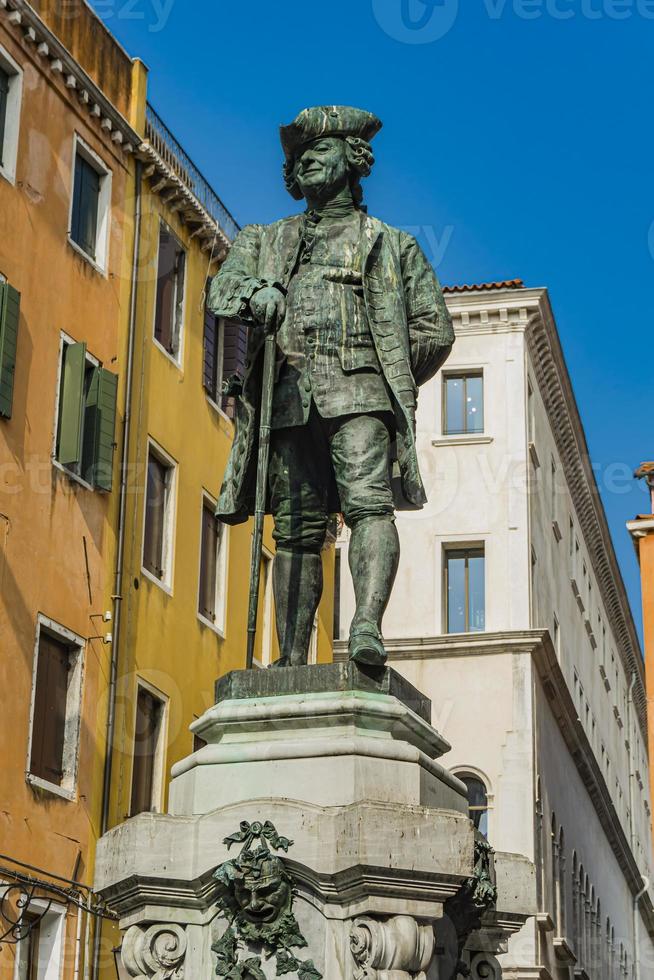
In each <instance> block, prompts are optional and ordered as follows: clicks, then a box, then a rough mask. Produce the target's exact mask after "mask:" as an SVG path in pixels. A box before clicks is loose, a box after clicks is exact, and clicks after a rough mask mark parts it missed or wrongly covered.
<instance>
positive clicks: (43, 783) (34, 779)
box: [25, 772, 75, 803]
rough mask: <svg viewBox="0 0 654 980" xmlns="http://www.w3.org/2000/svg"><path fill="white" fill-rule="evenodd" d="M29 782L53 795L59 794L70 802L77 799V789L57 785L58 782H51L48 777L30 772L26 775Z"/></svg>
mask: <svg viewBox="0 0 654 980" xmlns="http://www.w3.org/2000/svg"><path fill="white" fill-rule="evenodd" d="M25 778H26V780H27V782H28V783H29V785H30V786H33V787H34V788H35V789H40V790H43V791H44V792H45V793H50V794H51V795H52V796H58V797H60V798H61V799H62V800H67V801H68V802H69V803H73V802H74V801H75V791H74V790H70V789H64V787H63V786H57V784H56V783H50V782H48V780H47V779H41V777H40V776H35V775H33V773H31V772H28V773H26V776H25Z"/></svg>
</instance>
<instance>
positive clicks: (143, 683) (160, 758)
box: [129, 675, 170, 815]
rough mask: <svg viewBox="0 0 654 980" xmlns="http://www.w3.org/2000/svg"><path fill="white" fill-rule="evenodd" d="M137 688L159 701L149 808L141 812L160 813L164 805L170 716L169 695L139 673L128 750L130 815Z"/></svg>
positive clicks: (135, 688)
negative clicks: (159, 713) (130, 743)
mask: <svg viewBox="0 0 654 980" xmlns="http://www.w3.org/2000/svg"><path fill="white" fill-rule="evenodd" d="M139 689H142V690H144V691H147V693H148V694H150V695H151V696H152V697H153V698H155V699H156V700H157V701H159V703H160V705H161V715H160V718H159V724H158V726H157V734H156V746H155V751H154V756H153V765H152V793H151V801H152V802H151V805H150V809H149V810H146V811H142V812H146V813H162V812H163V806H164V794H165V790H166V768H167V767H166V756H167V751H168V723H169V717H170V697H169V696H168V695H167V694H166V693H165V692H164V691H162V690H161V689H160V688H158V687H155V686H154V684H151V683H150V682H149V681H147V680H146V679H145V678H144V677H141V676H140V675H139V676H137V678H136V684H135V685H134V704H133V708H132V729H131V730H132V747H131V752H130V773H129V787H130V815H131V798H132V781H133V778H134V748H135V744H136V738H135V732H136V717H137V711H138V694H139Z"/></svg>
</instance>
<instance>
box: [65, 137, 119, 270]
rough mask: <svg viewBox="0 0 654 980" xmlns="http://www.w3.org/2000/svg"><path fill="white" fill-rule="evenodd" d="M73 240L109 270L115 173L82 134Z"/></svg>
mask: <svg viewBox="0 0 654 980" xmlns="http://www.w3.org/2000/svg"><path fill="white" fill-rule="evenodd" d="M73 159H74V165H73V194H72V199H71V207H70V231H69V234H68V237H69V241H70V242H71V244H72V245H73V246H74V247H75V248H76V249H77V250H78V251H81V252H82V253H83V254H84V255H85V256H86V258H88V259H90V260H91V262H92V263H93V264H94V265H95V266H97V267H98V268H99V269H100V270H101V271H105V269H106V264H107V241H108V235H109V209H110V205H111V172H110V171H109V170H108V169H107V167H105V165H104V163H103V162H102V161H101V160H100V158H99V157H98V156H97V155H96V154H95V153H94V152H93V150H91V148H90V147H89V146H87V145H86V144H85V143H84V142H83V141H82V140H81V139H80V138H79V136H77V135H76V136H75V145H74V157H73Z"/></svg>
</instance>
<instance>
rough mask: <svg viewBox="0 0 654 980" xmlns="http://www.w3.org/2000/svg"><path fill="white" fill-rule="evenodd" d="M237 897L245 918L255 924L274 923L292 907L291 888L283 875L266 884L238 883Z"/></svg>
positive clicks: (236, 883)
mask: <svg viewBox="0 0 654 980" xmlns="http://www.w3.org/2000/svg"><path fill="white" fill-rule="evenodd" d="M249 886H250V887H249ZM235 895H236V901H237V902H238V905H239V908H240V909H241V912H242V913H243V915H244V916H245V918H246V919H247V920H248V921H249V922H254V923H255V924H256V923H262V922H274V921H276V920H277V919H278V918H279V917H280V916H281V915H282V914H283V913H284V912H286V911H288V910H289V909H290V907H291V898H292V896H291V886H290V884H289V883H288V881H287V880H286V879H285V878H283V877H282V876H281V875H280V876H279V877H278V878H275V879H274V880H273V881H267V882H266V883H264V884H261V883H257V884H252V882H249V883H246V882H245V881H236V882H235Z"/></svg>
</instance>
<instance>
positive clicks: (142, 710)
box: [130, 684, 166, 817]
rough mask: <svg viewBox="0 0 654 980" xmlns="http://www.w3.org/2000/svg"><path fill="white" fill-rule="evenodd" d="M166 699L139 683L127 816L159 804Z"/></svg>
mask: <svg viewBox="0 0 654 980" xmlns="http://www.w3.org/2000/svg"><path fill="white" fill-rule="evenodd" d="M165 715H166V702H165V700H164V699H163V698H162V697H160V696H158V695H156V694H155V693H154V692H153V691H151V690H150V689H149V688H146V687H145V686H144V685H142V684H139V685H138V688H137V696H136V720H135V725H134V761H133V766H132V797H131V805H130V816H132V817H134V816H136V814H137V813H145V812H149V811H154V812H157V811H158V810H159V809H160V807H161V795H162V789H163V763H164V758H163V757H164V747H165Z"/></svg>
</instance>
